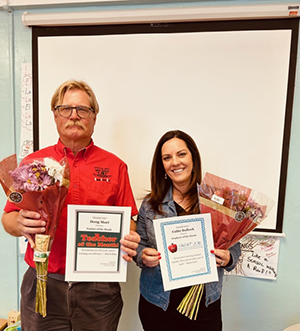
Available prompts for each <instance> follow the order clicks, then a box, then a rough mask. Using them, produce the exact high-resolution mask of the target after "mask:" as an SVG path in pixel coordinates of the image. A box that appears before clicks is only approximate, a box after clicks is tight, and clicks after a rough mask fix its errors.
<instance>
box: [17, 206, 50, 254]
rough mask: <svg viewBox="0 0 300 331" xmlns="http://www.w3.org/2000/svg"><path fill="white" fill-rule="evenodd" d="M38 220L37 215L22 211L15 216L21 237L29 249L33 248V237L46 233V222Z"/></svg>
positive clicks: (38, 216) (38, 215)
mask: <svg viewBox="0 0 300 331" xmlns="http://www.w3.org/2000/svg"><path fill="white" fill-rule="evenodd" d="M40 218H41V216H40V214H39V213H36V212H34V211H30V210H24V209H22V210H20V211H19V214H18V216H17V226H18V229H19V231H20V233H21V235H22V236H24V237H25V238H26V239H27V240H28V242H29V244H30V246H31V248H34V246H35V243H34V241H33V236H34V235H35V234H37V233H44V232H45V231H46V222H45V221H43V220H41V219H40Z"/></svg>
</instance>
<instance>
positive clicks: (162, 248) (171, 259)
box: [153, 214, 218, 291]
mask: <svg viewBox="0 0 300 331" xmlns="http://www.w3.org/2000/svg"><path fill="white" fill-rule="evenodd" d="M153 224H154V230H155V236H156V241H157V248H158V251H159V252H160V253H161V254H162V258H161V260H160V267H161V273H162V279H163V285H164V290H165V291H168V290H172V289H175V288H180V287H186V286H191V285H196V284H203V283H208V282H213V281H218V273H217V266H216V260H215V255H214V254H212V253H211V252H210V251H211V250H212V249H214V241H213V235H212V227H211V218H210V214H199V215H188V216H178V217H170V218H162V219H155V220H154V221H153Z"/></svg>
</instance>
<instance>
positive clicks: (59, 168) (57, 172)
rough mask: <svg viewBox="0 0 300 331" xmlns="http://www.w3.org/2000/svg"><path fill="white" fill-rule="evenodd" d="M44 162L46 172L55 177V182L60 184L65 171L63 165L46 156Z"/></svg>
mask: <svg viewBox="0 0 300 331" xmlns="http://www.w3.org/2000/svg"><path fill="white" fill-rule="evenodd" d="M44 163H45V167H46V169H47V171H48V174H49V175H50V176H52V177H53V178H54V179H55V182H57V181H59V182H60V185H61V184H62V180H63V175H64V171H65V166H64V165H61V164H60V163H59V162H57V161H56V160H53V159H51V158H49V157H46V158H45V159H44Z"/></svg>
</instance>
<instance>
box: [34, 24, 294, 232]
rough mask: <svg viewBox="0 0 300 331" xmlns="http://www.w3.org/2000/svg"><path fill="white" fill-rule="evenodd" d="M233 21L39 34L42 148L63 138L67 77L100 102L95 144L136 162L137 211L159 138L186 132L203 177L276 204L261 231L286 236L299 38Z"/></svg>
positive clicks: (132, 171)
mask: <svg viewBox="0 0 300 331" xmlns="http://www.w3.org/2000/svg"><path fill="white" fill-rule="evenodd" d="M282 21H283V20H281V22H282ZM237 23H239V25H236V28H234V29H233V28H232V24H233V25H235V24H237ZM206 24H207V23H206ZM223 24H224V25H226V24H228V22H223ZM232 24H231V25H230V29H227V28H226V27H225V28H224V27H223V28H222V29H221V30H216V29H215V28H213V29H212V30H211V31H207V29H206V30H205V31H180V28H179V29H178V28H176V29H175V31H173V30H172V32H170V31H168V30H167V31H165V30H164V25H162V24H159V25H151V24H150V25H149V30H147V29H146V31H145V28H144V26H142V27H143V28H142V31H139V30H138V29H137V30H136V31H135V30H134V29H133V31H132V32H130V33H124V29H123V30H122V26H121V27H120V29H119V32H118V30H117V29H116V27H113V28H112V29H113V32H109V33H107V31H109V27H105V28H102V29H104V32H103V31H102V30H101V27H98V29H100V30H99V31H100V33H98V34H97V33H92V34H89V33H78V32H76V31H78V30H76V31H75V33H70V30H64V29H62V30H60V32H59V31H58V29H57V28H56V29H54V30H53V31H54V33H51V28H48V29H47V32H46V35H43V33H42V34H41V35H40V34H39V33H34V37H33V43H34V49H35V48H36V53H35V54H36V57H35V58H34V61H33V67H34V76H33V77H34V78H33V83H34V90H35V91H36V96H37V97H36V101H34V103H36V107H35V109H36V112H35V114H36V116H35V117H36V119H37V122H36V126H35V127H36V132H37V133H35V146H36V147H38V148H42V147H46V146H48V145H53V144H55V143H56V141H57V139H58V135H57V132H56V128H55V123H54V120H53V114H52V112H51V110H50V100H51V97H52V95H53V93H54V91H55V89H56V88H57V87H58V86H59V85H60V84H61V83H62V82H64V81H65V80H68V79H72V78H73V79H78V80H85V81H86V82H87V83H88V84H89V85H90V86H91V87H92V89H93V90H94V92H95V94H96V95H97V98H98V102H99V105H100V113H99V115H98V118H97V123H96V126H95V132H94V135H93V139H94V141H95V143H96V145H98V146H100V147H102V148H104V149H106V150H109V151H111V152H112V153H114V154H116V155H118V156H119V157H120V158H121V159H123V160H124V161H125V162H126V163H127V164H128V167H129V176H130V180H131V184H132V188H133V192H134V195H135V198H136V201H137V204H138V206H139V205H140V203H141V199H142V198H143V197H144V196H145V194H146V193H147V192H148V190H149V189H150V166H151V161H152V156H153V153H154V149H155V146H156V144H157V142H158V140H159V138H160V137H161V136H162V135H163V134H164V133H165V132H166V131H169V130H173V129H180V130H183V131H185V132H187V133H188V134H190V135H191V136H192V137H193V138H194V140H195V141H196V143H197V145H198V148H199V151H200V154H201V158H202V168H203V174H204V173H205V172H206V171H208V172H210V173H214V174H216V175H218V176H221V177H224V178H227V179H229V180H232V181H234V182H237V183H240V184H242V185H245V186H248V187H251V188H253V189H256V190H258V191H260V192H262V193H264V194H266V195H267V196H269V197H270V198H272V199H273V200H274V201H275V202H276V204H275V207H273V209H272V211H271V213H270V215H269V217H268V218H267V219H265V220H264V221H263V223H262V224H261V225H260V227H259V228H260V230H266V231H270V232H278V231H281V227H282V219H281V220H279V218H278V217H279V216H278V211H279V210H281V211H282V209H283V204H284V201H282V198H280V194H283V198H284V192H285V176H286V169H283V165H284V164H285V162H287V160H285V159H286V158H287V154H286V153H285V148H288V143H289V141H288V139H289V136H288V135H287V134H286V131H288V133H289V126H290V123H286V118H287V111H288V107H287V104H288V97H289V98H292V96H293V93H289V90H288V86H289V84H291V82H290V80H291V77H290V76H291V58H292V57H291V46H292V41H293V32H292V28H279V27H278V28H276V29H274V28H272V29H270V28H263V29H262V28H256V29H242V28H241V22H234V23H232ZM265 24H267V23H266V22H265ZM168 26H169V25H168V24H166V25H165V27H168ZM172 26H174V24H173V25H172ZM258 26H262V23H261V22H260V24H259V25H258ZM151 28H152V29H151ZM155 28H159V29H155ZM37 29H40V30H38V31H44V30H43V28H37ZM157 30H158V31H157ZM200 30H201V29H200ZM49 31H50V32H49ZM64 31H67V33H64ZM294 39H295V37H294ZM292 86H293V85H292ZM290 108H291V106H290ZM289 111H291V109H290V110H289ZM284 153H285V155H284ZM282 192H283V193H282ZM283 200H284V199H283ZM280 217H281V218H282V215H281V216H280ZM278 221H279V223H281V226H279V227H278Z"/></svg>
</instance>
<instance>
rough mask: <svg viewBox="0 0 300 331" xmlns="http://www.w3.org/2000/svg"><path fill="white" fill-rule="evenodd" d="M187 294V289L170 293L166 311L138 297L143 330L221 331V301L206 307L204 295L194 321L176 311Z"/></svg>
mask: <svg viewBox="0 0 300 331" xmlns="http://www.w3.org/2000/svg"><path fill="white" fill-rule="evenodd" d="M187 292H188V289H185V291H184V289H179V290H175V291H171V297H170V305H169V307H168V309H167V310H166V311H164V310H163V309H162V308H160V307H158V306H156V305H153V304H151V303H150V302H148V301H147V300H146V299H145V298H144V297H143V296H142V295H140V302H139V316H140V320H141V323H142V325H143V329H144V330H145V331H221V330H222V317H221V299H219V300H217V301H216V302H214V303H212V304H210V305H209V306H208V307H206V306H205V293H204V294H203V297H202V300H201V303H200V308H199V312H198V317H197V319H196V320H195V321H194V320H190V319H189V318H188V317H186V316H184V315H182V314H181V313H179V312H178V311H177V309H176V308H177V307H178V305H179V303H180V302H181V300H182V299H183V297H184V295H185V294H186V293H187Z"/></svg>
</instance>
